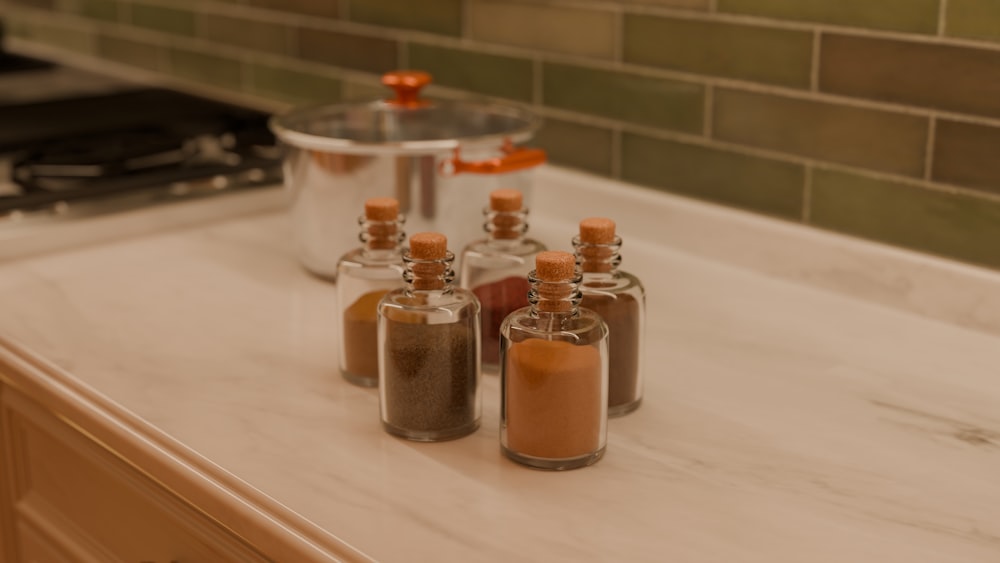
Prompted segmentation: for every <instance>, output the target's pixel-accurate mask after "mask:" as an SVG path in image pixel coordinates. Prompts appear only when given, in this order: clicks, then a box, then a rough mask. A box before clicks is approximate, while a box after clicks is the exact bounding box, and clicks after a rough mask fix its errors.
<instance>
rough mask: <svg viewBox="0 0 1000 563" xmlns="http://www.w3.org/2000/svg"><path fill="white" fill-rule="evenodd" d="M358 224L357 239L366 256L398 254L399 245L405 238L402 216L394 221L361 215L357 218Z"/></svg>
mask: <svg viewBox="0 0 1000 563" xmlns="http://www.w3.org/2000/svg"><path fill="white" fill-rule="evenodd" d="M358 225H359V226H360V232H359V233H358V239H359V240H360V241H361V243H362V249H364V252H365V255H367V256H371V257H380V256H391V255H393V254H399V252H400V245H402V244H403V241H404V240H406V233H405V232H403V218H402V216H400V217H398V218H396V219H395V220H394V221H374V220H370V219H367V218H366V217H365V216H364V215H362V216H361V217H359V218H358Z"/></svg>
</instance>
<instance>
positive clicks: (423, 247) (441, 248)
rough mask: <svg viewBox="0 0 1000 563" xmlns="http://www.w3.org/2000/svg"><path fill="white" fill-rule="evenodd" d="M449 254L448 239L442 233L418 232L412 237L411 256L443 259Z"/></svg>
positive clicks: (417, 258)
mask: <svg viewBox="0 0 1000 563" xmlns="http://www.w3.org/2000/svg"><path fill="white" fill-rule="evenodd" d="M447 254H448V239H447V237H445V236H444V235H442V234H441V233H417V234H415V235H413V236H411V237H410V258H413V259H414V260H441V259H443V258H444V257H445V256H446V255H447Z"/></svg>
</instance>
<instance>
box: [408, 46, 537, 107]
mask: <svg viewBox="0 0 1000 563" xmlns="http://www.w3.org/2000/svg"><path fill="white" fill-rule="evenodd" d="M410 67H411V68H417V69H421V70H426V71H427V72H430V73H431V75H432V76H433V77H434V83H435V84H440V85H442V86H449V87H451V88H460V89H462V90H468V91H471V92H475V93H477V94H484V95H488V96H499V97H501V98H511V99H515V100H521V101H526V102H527V101H531V94H532V84H533V78H532V68H531V67H532V63H531V61H529V60H527V59H519V58H515V57H506V56H503V55H491V54H487V53H477V52H473V51H464V50H461V49H449V48H447V47H436V46H433V45H423V44H420V43H411V44H410Z"/></svg>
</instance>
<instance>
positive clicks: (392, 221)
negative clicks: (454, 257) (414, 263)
mask: <svg viewBox="0 0 1000 563" xmlns="http://www.w3.org/2000/svg"><path fill="white" fill-rule="evenodd" d="M358 224H359V225H360V226H361V232H360V235H359V238H360V239H361V242H362V246H361V247H359V248H356V249H354V250H352V251H350V252H348V253H347V254H345V255H344V256H343V257H341V259H340V261H339V262H338V263H337V319H338V320H339V328H340V339H339V341H340V346H339V353H340V373H341V374H342V375H343V376H344V379H346V380H348V381H350V382H351V383H354V384H356V385H361V386H364V387H375V386H376V385H378V331H377V330H376V322H375V319H376V316H377V313H378V303H379V301H380V300H381V299H382V296H384V295H385V294H386V293H388V292H389V291H391V290H393V289H397V288H399V287H402V286H403V280H402V274H403V255H402V250H401V248H400V245H401V244H402V242H403V239H404V238H405V235H404V233H403V217H402V216H401V215H400V214H399V202H398V201H396V200H395V199H394V198H391V197H376V198H371V199H369V200H367V201H365V212H364V215H362V216H361V217H360V218H359V219H358Z"/></svg>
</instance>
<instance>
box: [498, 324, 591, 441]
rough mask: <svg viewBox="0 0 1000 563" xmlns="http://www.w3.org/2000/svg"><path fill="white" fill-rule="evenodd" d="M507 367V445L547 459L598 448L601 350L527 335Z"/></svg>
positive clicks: (511, 351) (512, 351) (513, 348)
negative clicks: (526, 338)
mask: <svg viewBox="0 0 1000 563" xmlns="http://www.w3.org/2000/svg"><path fill="white" fill-rule="evenodd" d="M506 368H507V369H506V370H505V372H504V375H505V381H504V385H505V389H506V401H505V405H504V408H505V409H506V412H505V415H506V418H505V421H506V436H507V447H508V448H510V449H511V450H513V451H516V452H518V453H520V454H524V455H529V456H534V457H541V458H549V459H566V458H573V457H579V456H584V455H588V454H591V453H593V452H594V451H595V450H597V448H598V447H599V446H600V440H601V413H602V412H603V409H602V407H603V405H601V401H602V400H603V397H602V394H601V387H602V383H603V382H602V373H601V356H600V352H599V351H598V349H597V348H595V347H593V346H575V345H573V344H571V343H569V342H563V341H551V340H541V339H528V340H524V341H521V342H516V343H513V344H511V346H510V349H509V350H507V357H506Z"/></svg>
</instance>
